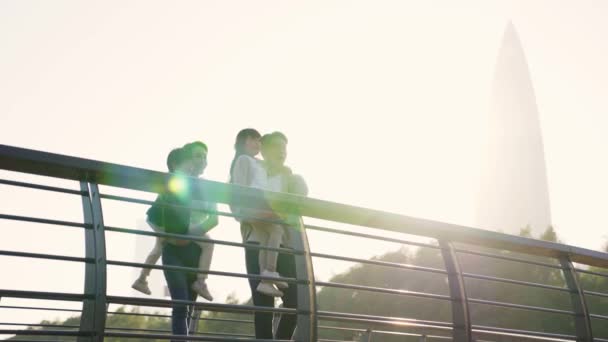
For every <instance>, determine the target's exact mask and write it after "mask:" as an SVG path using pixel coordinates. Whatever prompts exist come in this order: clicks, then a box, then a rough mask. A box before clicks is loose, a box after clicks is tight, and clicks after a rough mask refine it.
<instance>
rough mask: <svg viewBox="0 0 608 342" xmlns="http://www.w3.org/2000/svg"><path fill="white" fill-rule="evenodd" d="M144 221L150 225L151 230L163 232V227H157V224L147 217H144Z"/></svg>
mask: <svg viewBox="0 0 608 342" xmlns="http://www.w3.org/2000/svg"><path fill="white" fill-rule="evenodd" d="M146 223H147V224H148V226H150V228H152V230H153V231H155V232H157V233H164V232H165V230H164V229H163V227H159V226H157V225H155V224H154V223H153V222H152V221H150V219H149V218H147V219H146Z"/></svg>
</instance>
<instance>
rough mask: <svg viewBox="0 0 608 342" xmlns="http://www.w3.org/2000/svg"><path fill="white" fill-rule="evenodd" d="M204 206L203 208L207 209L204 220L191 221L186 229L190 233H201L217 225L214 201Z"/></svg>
mask: <svg viewBox="0 0 608 342" xmlns="http://www.w3.org/2000/svg"><path fill="white" fill-rule="evenodd" d="M205 207H206V208H205V209H208V210H209V212H207V215H206V218H205V220H203V221H202V222H193V223H192V224H190V227H189V229H188V233H189V234H190V235H203V234H205V233H206V232H208V231H210V230H211V229H213V228H215V227H216V226H217V224H218V218H217V214H215V212H217V205H216V204H215V203H212V204H210V205H205Z"/></svg>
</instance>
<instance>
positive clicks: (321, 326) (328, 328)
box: [319, 325, 451, 339]
mask: <svg viewBox="0 0 608 342" xmlns="http://www.w3.org/2000/svg"><path fill="white" fill-rule="evenodd" d="M319 329H324V330H338V331H350V332H362V333H364V332H367V331H370V332H372V333H374V334H383V335H398V336H426V337H427V338H442V339H451V337H447V336H432V335H426V334H418V333H406V332H401V331H386V330H375V329H363V328H347V327H329V326H323V325H320V326H319Z"/></svg>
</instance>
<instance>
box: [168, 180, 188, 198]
mask: <svg viewBox="0 0 608 342" xmlns="http://www.w3.org/2000/svg"><path fill="white" fill-rule="evenodd" d="M168 187H169V191H170V192H172V193H174V194H176V195H181V194H184V193H185V191H186V179H184V177H180V176H172V177H171V179H169V184H168Z"/></svg>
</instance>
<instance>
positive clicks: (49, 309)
mask: <svg viewBox="0 0 608 342" xmlns="http://www.w3.org/2000/svg"><path fill="white" fill-rule="evenodd" d="M0 309H17V310H39V311H62V312H82V310H75V309H59V308H43V307H37V306H11V305H0ZM169 317H171V316H169Z"/></svg>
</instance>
